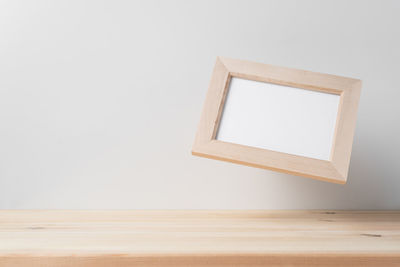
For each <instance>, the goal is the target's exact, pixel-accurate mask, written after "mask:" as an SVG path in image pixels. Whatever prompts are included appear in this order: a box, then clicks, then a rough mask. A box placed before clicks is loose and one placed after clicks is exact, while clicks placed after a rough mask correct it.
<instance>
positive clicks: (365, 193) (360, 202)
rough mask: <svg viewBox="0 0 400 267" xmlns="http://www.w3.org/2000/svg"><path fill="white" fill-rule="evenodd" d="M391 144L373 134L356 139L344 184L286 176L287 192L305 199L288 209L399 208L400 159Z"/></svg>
mask: <svg viewBox="0 0 400 267" xmlns="http://www.w3.org/2000/svg"><path fill="white" fill-rule="evenodd" d="M357 140H358V141H357ZM388 143H389V142H380V141H379V140H376V138H374V137H373V136H366V137H364V138H363V139H362V140H361V138H358V137H357V138H355V140H354V144H353V152H352V157H351V162H350V169H349V175H348V180H347V184H345V185H337V184H332V183H328V182H322V181H316V180H312V179H299V178H298V177H293V179H284V180H285V184H286V190H288V191H290V192H287V194H288V195H289V194H290V195H292V196H296V198H298V199H301V200H302V201H301V202H302V203H298V204H297V203H296V201H293V202H294V203H292V204H293V205H292V206H291V207H288V208H301V209H369V210H371V209H399V208H400V205H399V204H398V203H400V194H399V189H400V162H398V157H397V156H396V155H395V153H396V149H395V148H394V147H389V144H388ZM298 205H301V206H298ZM293 206H294V207H293Z"/></svg>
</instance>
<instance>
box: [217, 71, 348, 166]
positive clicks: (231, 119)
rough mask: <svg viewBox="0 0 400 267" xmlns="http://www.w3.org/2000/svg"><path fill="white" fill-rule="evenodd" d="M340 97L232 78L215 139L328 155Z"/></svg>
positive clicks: (313, 156) (299, 152)
mask: <svg viewBox="0 0 400 267" xmlns="http://www.w3.org/2000/svg"><path fill="white" fill-rule="evenodd" d="M339 100H340V96H339V95H336V94H328V93H323V92H317V91H312V90H305V89H300V88H294V87H290V86H283V85H278V84H273V83H265V82H257V81H253V80H246V79H241V78H237V77H232V78H231V80H230V82H229V91H228V95H227V97H226V101H225V103H224V109H223V113H222V117H221V122H220V125H219V128H218V132H217V137H216V139H218V140H221V141H225V142H229V143H234V144H241V145H246V146H251V147H258V148H263V149H268V150H273V151H278V152H283V153H288V154H293V155H299V156H304V157H309V158H316V159H322V160H329V158H330V154H331V148H332V146H333V135H334V133H335V126H336V120H337V114H338V108H339Z"/></svg>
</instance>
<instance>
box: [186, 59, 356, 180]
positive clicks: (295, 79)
mask: <svg viewBox="0 0 400 267" xmlns="http://www.w3.org/2000/svg"><path fill="white" fill-rule="evenodd" d="M233 79H235V80H236V79H244V80H247V81H256V82H261V83H266V84H273V85H280V86H283V87H285V88H295V89H300V90H301V89H302V90H310V91H311V92H318V93H324V94H330V95H334V96H338V97H337V99H338V100H337V101H338V106H337V111H336V112H337V113H336V114H337V115H336V118H335V121H334V129H333V130H332V143H331V144H329V148H330V152H329V158H328V159H320V158H313V157H308V156H304V155H298V154H291V153H285V152H281V151H276V150H271V149H265V148H260V147H255V146H249V145H243V144H240V143H232V142H226V141H222V140H218V139H217V134H218V131H219V127H220V123H221V118H222V116H223V113H224V106H225V104H226V101H227V96H228V92H229V87H230V83H231V81H232V80H233ZM361 86H362V82H361V80H358V79H353V78H346V77H341V76H335V75H330V74H323V73H316V72H311V71H305V70H298V69H292V68H285V67H278V66H272V65H267V64H262V63H256V62H250V61H246V60H238V59H231V58H226V57H217V60H216V63H215V66H214V70H213V73H212V77H211V81H210V84H209V89H208V92H207V95H206V99H205V103H204V108H203V111H202V114H201V118H200V123H199V126H198V130H197V133H196V137H195V141H194V144H193V147H192V154H193V155H195V156H200V157H206V158H211V159H217V160H223V161H228V162H233V163H238V164H243V165H247V166H252V167H258V168H263V169H268V170H273V171H278V172H283V173H288V174H294V175H299V176H303V177H308V178H313V179H318V180H323V181H328V182H333V183H338V184H344V183H346V181H347V176H348V169H349V163H350V157H351V150H352V143H353V136H354V131H355V125H356V118H357V108H358V102H359V98H360V92H361ZM242 93H243V94H245V91H242ZM288 108H289V109H290V106H289V107H288ZM289 111H290V110H289ZM294 112H295V111H294ZM279 114H280V113H276V116H277V117H276V118H275V119H276V120H277V121H279ZM262 123H265V122H262ZM292 132H293V134H295V133H296V131H292Z"/></svg>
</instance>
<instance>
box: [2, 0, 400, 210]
mask: <svg viewBox="0 0 400 267" xmlns="http://www.w3.org/2000/svg"><path fill="white" fill-rule="evenodd" d="M399 11H400V2H399V1H369V2H368V1H337V0H335V1H318V0H316V1H278V0H277V1H196V2H193V1H184V0H182V1H157V2H154V1H141V2H133V1H111V0H109V1H99V0H96V1H95V0H93V1H4V0H3V1H0V208H7V209H14V208H15V209H18V208H26V209H28V208H98V209H100V208H102V209H108V208H121V209H125V208H134V209H142V208H143V209H147V208H151V209H164V208H171V209H175V208H178V209H181V208H183V209H198V208H205V209H281V208H283V209H298V208H338V209H356V208H357V209H394V208H397V209H398V208H400V153H399V151H400V141H399V136H400V120H399V114H400V104H399V98H400V88H399V84H400V82H399V77H400V76H399V71H400V50H399V47H400V27H399V25H400V16H399V15H398V13H399ZM217 55H222V56H227V57H233V58H239V59H248V60H253V61H258V62H264V63H269V64H275V65H281V66H287V67H294V68H301V69H306V70H311V71H318V72H325V73H330V74H337V75H343V76H349V77H354V78H359V79H362V80H363V82H364V86H363V89H362V95H361V102H360V108H359V113H358V114H359V116H358V121H357V129H356V134H355V141H354V146H353V154H352V160H351V166H350V173H349V180H348V183H347V184H346V185H344V186H343V185H335V184H330V183H324V182H320V181H315V180H311V179H306V178H300V177H295V176H291V175H285V174H279V173H275V172H271V171H266V170H260V169H254V168H250V167H245V166H240V165H234V164H230V163H225V162H220V161H213V160H207V159H203V158H197V157H194V156H191V155H190V150H191V146H192V142H193V139H194V135H195V132H196V128H197V123H198V121H199V118H200V112H201V109H202V105H203V101H204V98H205V94H206V91H207V87H208V83H209V79H210V76H211V72H212V69H213V65H214V62H215V58H216V56H217Z"/></svg>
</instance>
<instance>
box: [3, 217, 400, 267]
mask: <svg viewBox="0 0 400 267" xmlns="http://www.w3.org/2000/svg"><path fill="white" fill-rule="evenodd" d="M221 265H226V266H232V265H234V266H321V265H323V266H348V265H352V266H400V211H257V210H254V211H252V210H250V211H200V210H198V211H173V210H165V211H66V210H57V211H56V210H55V211H48V210H31V211H18V210H13V211H6V210H4V211H0V266H1V267H3V266H7V267H9V266H221Z"/></svg>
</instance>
